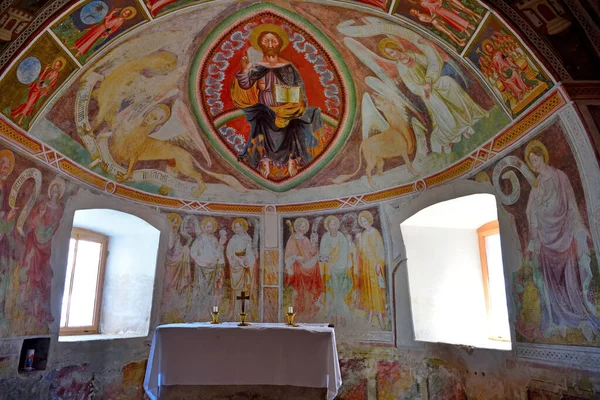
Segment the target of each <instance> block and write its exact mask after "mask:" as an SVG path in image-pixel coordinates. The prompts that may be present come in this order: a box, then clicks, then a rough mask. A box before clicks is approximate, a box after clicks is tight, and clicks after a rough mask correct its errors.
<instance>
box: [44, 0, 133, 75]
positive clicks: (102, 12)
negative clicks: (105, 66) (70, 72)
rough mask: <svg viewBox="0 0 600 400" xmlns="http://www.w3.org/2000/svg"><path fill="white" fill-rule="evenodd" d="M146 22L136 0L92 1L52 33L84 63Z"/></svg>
mask: <svg viewBox="0 0 600 400" xmlns="http://www.w3.org/2000/svg"><path fill="white" fill-rule="evenodd" d="M143 21H145V18H144V14H143V12H142V10H140V8H139V6H138V5H137V3H136V2H135V1H134V0H113V1H102V0H92V1H90V2H88V3H86V4H84V5H83V6H82V7H79V8H77V9H76V10H74V11H73V12H71V13H70V14H69V15H67V16H66V17H65V18H63V19H62V20H61V21H60V22H58V23H57V24H56V25H55V26H54V27H53V28H52V31H53V32H54V34H56V36H57V37H58V38H59V39H60V40H61V41H62V42H63V43H64V44H65V46H67V48H68V49H69V51H71V53H72V54H73V55H74V56H75V58H77V60H79V62H81V63H82V64H84V63H85V62H86V61H87V60H88V59H89V58H90V57H91V56H92V55H93V54H94V53H96V52H97V51H98V50H100V49H101V48H102V47H103V46H105V45H106V44H107V43H108V42H109V41H110V40H112V39H114V38H115V37H116V36H117V35H119V34H121V33H123V32H125V31H127V30H128V29H130V28H132V27H134V26H135V25H137V24H139V23H141V22H143Z"/></svg>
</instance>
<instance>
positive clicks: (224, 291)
mask: <svg viewBox="0 0 600 400" xmlns="http://www.w3.org/2000/svg"><path fill="white" fill-rule="evenodd" d="M167 218H168V220H169V223H170V225H171V232H170V234H169V246H168V249H167V261H166V266H165V268H166V274H165V280H164V284H163V299H162V306H161V309H162V315H161V323H173V322H197V321H209V320H210V312H211V310H212V307H214V306H218V307H219V311H220V312H221V316H222V319H223V320H224V321H226V320H230V321H232V320H233V321H235V320H238V318H239V317H238V316H237V314H238V313H239V312H240V311H241V310H240V304H241V303H240V302H239V301H236V297H237V296H240V295H241V293H242V291H244V292H245V293H246V294H247V295H249V296H250V301H249V305H248V304H247V305H246V307H248V308H247V310H248V312H249V318H248V320H249V321H258V320H259V309H258V304H259V290H260V273H259V269H260V258H261V257H260V237H259V236H260V232H261V226H260V220H259V219H258V218H255V217H251V218H246V217H244V218H235V217H213V216H205V215H183V216H182V215H179V214H175V213H172V214H168V216H167Z"/></svg>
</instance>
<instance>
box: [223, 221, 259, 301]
mask: <svg viewBox="0 0 600 400" xmlns="http://www.w3.org/2000/svg"><path fill="white" fill-rule="evenodd" d="M226 254H227V260H228V261H229V268H230V270H231V295H232V297H233V299H232V301H233V304H235V313H237V312H239V311H241V306H240V304H241V303H239V302H237V301H235V297H236V296H239V295H240V294H241V292H242V291H245V292H246V294H248V295H249V294H250V292H251V290H252V270H253V269H254V265H255V263H256V256H255V255H254V250H253V248H252V238H251V237H250V235H248V234H247V233H245V232H244V233H243V234H239V233H236V234H235V235H233V236H232V237H231V239H230V240H229V243H227V250H226ZM238 308H240V310H238Z"/></svg>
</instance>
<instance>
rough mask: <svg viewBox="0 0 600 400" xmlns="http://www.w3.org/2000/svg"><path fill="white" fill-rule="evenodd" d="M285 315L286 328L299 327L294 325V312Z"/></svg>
mask: <svg viewBox="0 0 600 400" xmlns="http://www.w3.org/2000/svg"><path fill="white" fill-rule="evenodd" d="M286 315H287V319H288V322H287V324H285V325H286V326H300V325H298V324H295V323H294V317H295V316H296V313H295V312H289V313H287V314H286Z"/></svg>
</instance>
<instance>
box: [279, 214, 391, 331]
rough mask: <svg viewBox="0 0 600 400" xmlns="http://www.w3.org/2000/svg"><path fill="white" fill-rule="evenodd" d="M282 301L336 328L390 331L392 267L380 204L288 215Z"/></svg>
mask: <svg viewBox="0 0 600 400" xmlns="http://www.w3.org/2000/svg"><path fill="white" fill-rule="evenodd" d="M280 229H281V232H283V244H282V248H283V254H282V259H283V268H284V282H283V287H284V292H283V306H284V309H287V307H289V306H293V307H294V310H295V311H296V313H297V319H298V320H300V321H306V322H321V321H329V322H331V323H333V324H335V326H336V329H340V330H342V331H343V330H347V329H352V330H355V331H363V332H364V331H390V330H391V329H392V322H391V316H392V308H391V304H392V302H391V299H390V296H389V293H390V285H391V284H390V277H391V271H390V269H389V268H390V267H389V265H388V262H387V255H386V250H385V245H384V239H383V236H384V233H383V232H382V229H381V221H380V214H379V210H378V209H377V208H371V209H368V210H363V211H354V212H347V213H335V214H326V215H322V216H316V217H306V216H303V217H287V216H286V217H283V218H282V226H281V228H280Z"/></svg>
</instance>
